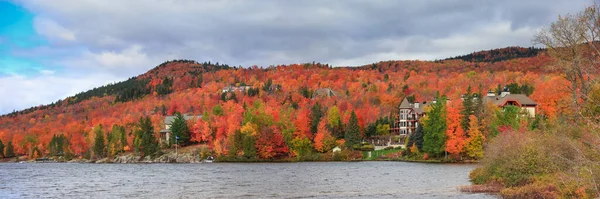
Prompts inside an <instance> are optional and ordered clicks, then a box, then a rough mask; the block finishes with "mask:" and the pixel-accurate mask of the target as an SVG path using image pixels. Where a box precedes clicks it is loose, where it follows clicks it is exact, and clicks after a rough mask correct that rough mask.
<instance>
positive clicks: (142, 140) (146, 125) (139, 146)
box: [134, 117, 158, 156]
mask: <svg viewBox="0 0 600 199" xmlns="http://www.w3.org/2000/svg"><path fill="white" fill-rule="evenodd" d="M134 135H135V139H134V146H135V148H136V152H141V153H142V156H149V155H154V154H156V152H158V142H157V141H156V139H155V138H154V127H153V126H152V121H151V120H150V117H140V119H139V121H138V123H137V124H136V130H135V133H134Z"/></svg>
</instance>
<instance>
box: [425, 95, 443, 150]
mask: <svg viewBox="0 0 600 199" xmlns="http://www.w3.org/2000/svg"><path fill="white" fill-rule="evenodd" d="M436 99H438V100H437V102H436V103H433V104H432V105H431V110H430V111H429V112H428V113H427V117H426V118H425V119H426V120H425V122H424V123H425V124H426V125H425V126H424V127H423V131H424V133H425V134H424V135H423V151H424V152H426V153H429V154H430V155H441V154H442V153H443V152H444V151H445V149H446V128H447V125H446V97H445V96H442V97H441V98H440V97H439V94H437V97H436Z"/></svg>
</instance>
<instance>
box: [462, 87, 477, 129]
mask: <svg viewBox="0 0 600 199" xmlns="http://www.w3.org/2000/svg"><path fill="white" fill-rule="evenodd" d="M473 104H474V103H473V93H472V92H471V86H469V87H468V88H467V93H466V94H465V95H463V101H462V105H463V106H462V108H461V110H460V125H461V127H462V128H463V129H464V130H465V131H468V130H469V116H470V115H471V114H473V112H474V110H473Z"/></svg>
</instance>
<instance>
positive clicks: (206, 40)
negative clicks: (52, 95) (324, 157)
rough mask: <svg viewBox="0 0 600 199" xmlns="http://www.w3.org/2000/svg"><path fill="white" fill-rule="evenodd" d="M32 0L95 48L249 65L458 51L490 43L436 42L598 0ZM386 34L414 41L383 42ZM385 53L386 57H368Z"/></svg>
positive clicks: (533, 21)
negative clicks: (133, 48)
mask: <svg viewBox="0 0 600 199" xmlns="http://www.w3.org/2000/svg"><path fill="white" fill-rule="evenodd" d="M22 3H23V4H24V5H25V6H26V7H27V8H29V9H30V10H33V11H34V12H36V13H40V14H41V15H42V16H44V17H47V18H51V19H53V20H54V21H56V22H57V23H58V24H60V25H61V26H62V27H65V28H66V29H68V30H70V31H73V32H74V33H75V36H76V37H77V42H79V45H83V46H86V47H87V48H88V49H89V51H90V52H92V53H102V52H121V51H124V50H125V49H127V48H130V47H131V46H133V45H139V46H142V47H143V50H142V53H145V54H146V55H147V56H148V57H176V58H189V59H197V60H199V61H204V60H211V61H219V62H225V63H231V64H242V65H245V66H247V65H252V64H259V65H269V64H279V63H281V62H283V63H294V62H301V61H312V60H315V61H321V62H331V61H333V60H352V59H355V58H358V57H362V56H369V55H374V54H397V55H399V56H397V57H389V58H388V59H404V58H406V57H403V56H402V54H422V55H423V54H431V55H430V56H426V57H422V59H429V58H431V57H439V56H441V55H446V54H452V55H458V54H460V53H465V52H472V51H475V50H481V49H470V48H463V49H458V50H457V49H455V48H452V49H440V48H439V46H431V45H428V44H432V41H433V40H438V39H444V38H451V37H452V36H453V35H460V34H465V35H467V34H472V33H474V32H478V31H480V29H481V27H483V26H490V25H491V26H493V25H494V24H498V25H502V23H505V22H508V23H510V28H511V30H512V31H517V30H519V29H523V28H525V29H531V30H536V29H538V28H539V27H541V26H544V25H547V24H548V23H549V22H551V21H552V20H554V19H555V18H556V16H557V15H558V14H565V13H567V12H577V11H579V10H580V9H582V8H583V6H584V5H585V4H586V3H588V1H581V0H580V1H558V0H554V1H542V0H539V1H516V0H514V1H474V0H473V1H470V0H468V1H457V0H453V1H442V0H437V1H395V0H389V1H385V0H379V1H359V0H337V1H334V0H331V1H316V0H315V1H267V0H265V1H239V0H231V1H136V0H130V1H91V0H90V1H74V0H56V1H52V2H49V1H34V0H32V1H28V0H25V1H23V2H22ZM507 34H508V33H507ZM531 34H533V32H531ZM530 37H531V35H530V36H527V35H525V36H521V37H519V38H515V37H514V36H508V35H507V36H506V37H504V35H495V37H494V38H490V39H494V40H496V41H498V42H491V43H490V44H493V45H494V46H484V48H486V49H487V48H498V47H504V46H506V45H509V44H510V45H523V46H529V45H531V43H529V40H530ZM385 41H392V42H405V43H394V45H391V44H388V45H386V44H385V43H383V44H382V42H385ZM515 41H517V42H515ZM504 43H506V44H504ZM457 45H460V43H457ZM477 47H480V46H477ZM449 51H454V52H449ZM456 51H459V52H456ZM365 61H366V60H365ZM375 61H379V60H368V62H375ZM157 64H158V63H157ZM351 64H352V65H361V64H367V63H351ZM148 67H151V66H140V71H138V72H144V71H143V70H145V69H147V68H148ZM142 69H143V70H142Z"/></svg>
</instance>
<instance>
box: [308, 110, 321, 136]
mask: <svg viewBox="0 0 600 199" xmlns="http://www.w3.org/2000/svg"><path fill="white" fill-rule="evenodd" d="M310 117H311V120H310V132H311V133H312V134H313V135H314V134H316V133H317V131H318V127H319V121H321V117H323V110H322V107H321V105H320V104H319V103H318V102H317V103H315V105H313V106H312V108H311V109H310Z"/></svg>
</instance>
